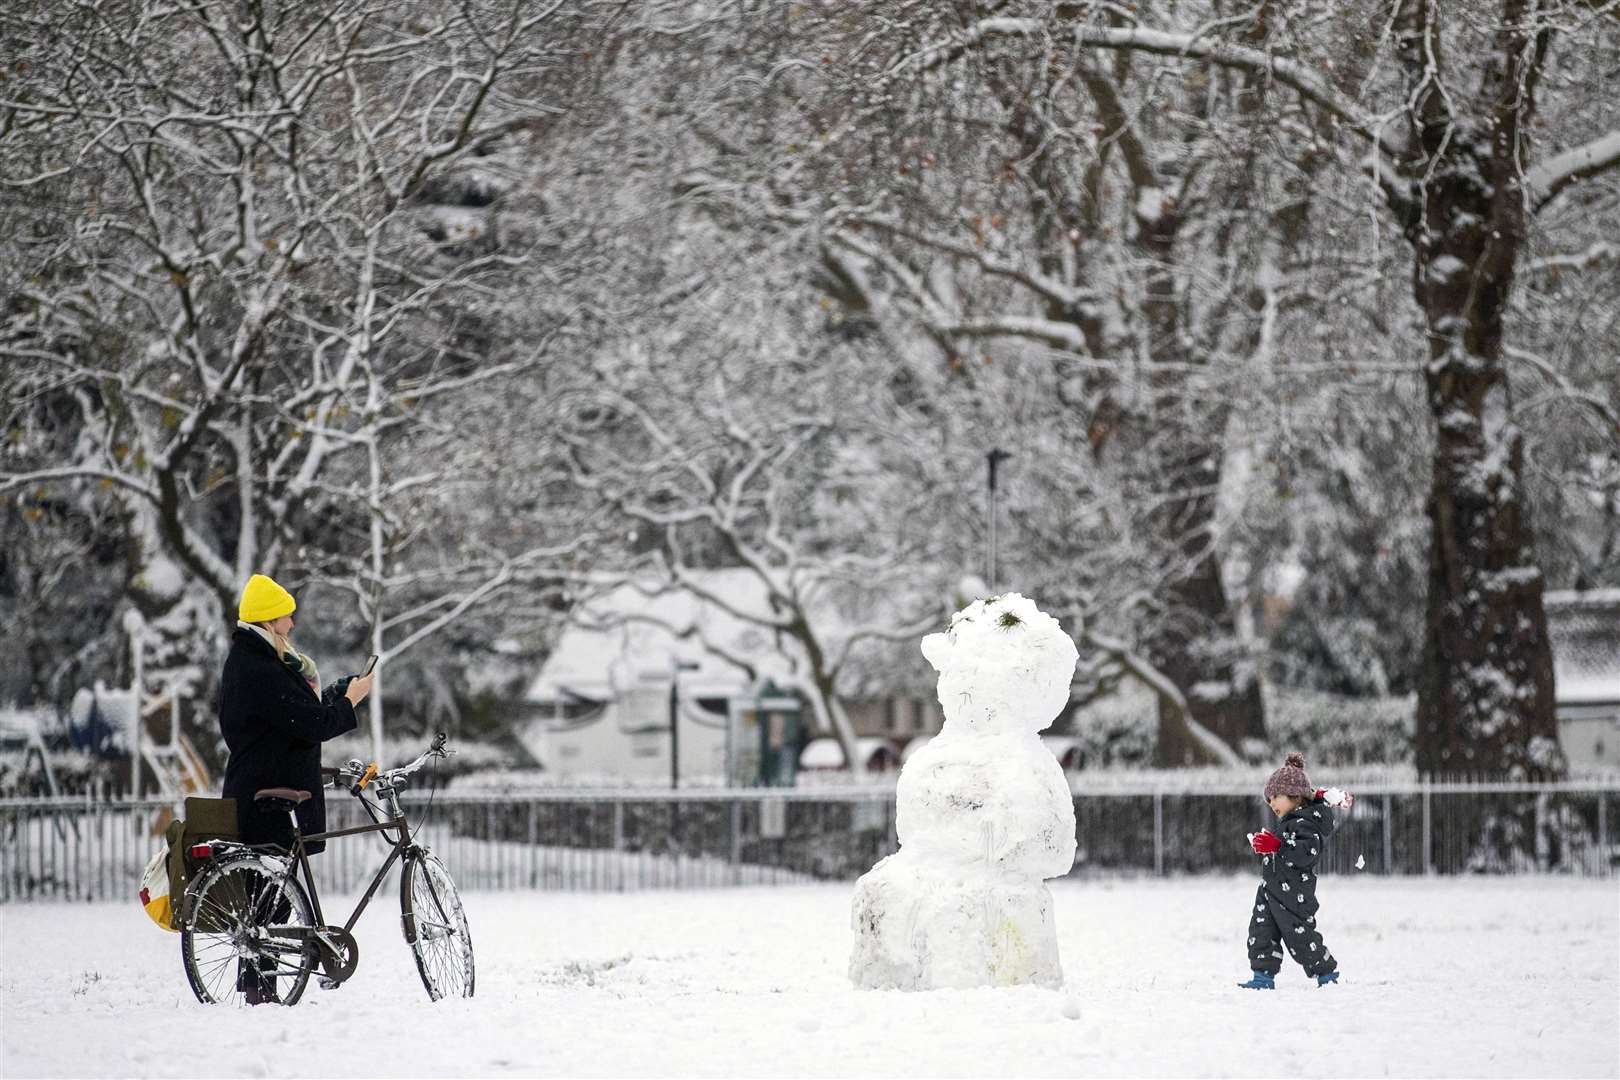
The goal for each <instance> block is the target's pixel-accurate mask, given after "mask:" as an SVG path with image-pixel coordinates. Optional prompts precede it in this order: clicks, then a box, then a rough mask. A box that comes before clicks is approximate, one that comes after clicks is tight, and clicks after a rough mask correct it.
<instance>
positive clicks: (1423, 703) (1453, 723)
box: [1415, 218, 1564, 778]
mask: <svg viewBox="0 0 1620 1080" xmlns="http://www.w3.org/2000/svg"><path fill="white" fill-rule="evenodd" d="M1440 220H1445V218H1441V219H1440ZM1448 239H1449V240H1451V241H1453V242H1451V243H1447V244H1445V245H1444V246H1443V247H1442V248H1441V253H1439V254H1436V255H1433V256H1431V257H1430V258H1423V257H1422V254H1421V251H1420V257H1419V259H1418V264H1417V293H1418V300H1419V302H1420V303H1421V304H1423V308H1424V314H1425V315H1426V316H1427V320H1428V326H1429V366H1428V372H1427V375H1428V377H1427V384H1428V394H1429V408H1430V410H1431V412H1432V413H1433V415H1434V418H1435V422H1436V424H1437V426H1438V429H1439V430H1438V437H1437V439H1436V442H1435V454H1434V472H1433V486H1432V488H1431V490H1430V492H1429V500H1428V515H1429V523H1430V527H1431V538H1430V547H1429V590H1428V602H1427V606H1426V609H1425V623H1424V644H1423V666H1422V671H1421V673H1420V675H1419V680H1418V707H1417V733H1416V746H1415V749H1416V757H1417V766H1418V769H1419V771H1420V772H1422V773H1424V774H1425V775H1443V774H1447V773H1458V772H1466V773H1489V774H1498V773H1499V774H1503V775H1508V776H1515V777H1519V776H1522V777H1535V778H1540V777H1548V776H1557V775H1560V774H1561V773H1562V772H1563V770H1564V760H1563V755H1562V753H1561V752H1560V750H1559V745H1558V724H1557V719H1556V716H1555V713H1554V708H1553V704H1554V703H1553V676H1552V650H1551V648H1550V645H1549V642H1548V637H1547V614H1546V611H1545V610H1544V608H1543V606H1542V591H1543V582H1542V576H1541V571H1540V569H1539V568H1538V566H1537V564H1536V557H1535V550H1534V537H1533V534H1532V533H1531V529H1530V521H1529V513H1528V508H1527V507H1526V505H1525V501H1524V476H1523V456H1524V447H1523V444H1524V438H1523V433H1522V432H1521V431H1520V430H1519V428H1518V427H1517V425H1515V424H1514V422H1513V419H1512V400H1511V397H1510V394H1509V387H1508V380H1507V373H1506V371H1505V370H1504V369H1503V367H1502V360H1501V307H1502V303H1503V300H1504V299H1505V297H1506V295H1507V291H1508V287H1509V285H1510V284H1511V276H1512V255H1513V254H1516V252H1514V253H1509V252H1505V251H1499V250H1491V249H1493V248H1499V247H1505V246H1506V245H1505V244H1504V243H1502V242H1501V241H1498V243H1496V244H1493V245H1477V244H1469V243H1467V242H1466V241H1467V238H1461V239H1462V242H1456V241H1457V240H1458V238H1456V237H1450V238H1448Z"/></svg>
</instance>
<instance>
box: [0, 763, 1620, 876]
mask: <svg viewBox="0 0 1620 1080" xmlns="http://www.w3.org/2000/svg"><path fill="white" fill-rule="evenodd" d="M1074 804H1075V818H1076V821H1077V823H1078V831H1079V849H1078V852H1077V853H1076V856H1075V868H1074V871H1073V872H1074V874H1076V875H1086V876H1101V875H1114V874H1183V873H1211V872H1213V873H1226V872H1231V873H1251V872H1253V871H1254V866H1253V856H1252V855H1251V854H1250V853H1249V850H1248V846H1247V844H1246V842H1245V840H1244V834H1245V833H1247V832H1251V831H1254V830H1255V829H1258V828H1261V827H1264V826H1266V825H1269V824H1272V823H1273V821H1272V818H1271V814H1270V812H1269V811H1267V810H1266V809H1265V807H1264V805H1263V804H1262V803H1261V801H1260V799H1259V797H1258V796H1257V795H1256V794H1255V793H1254V792H1253V791H1251V790H1248V789H1246V788H1245V789H1244V790H1242V791H1238V790H1228V791H1218V790H1217V791H1211V790H1199V791H1180V790H1170V789H1162V788H1159V789H1148V788H1142V789H1137V790H1127V789H1119V788H1112V789H1110V790H1107V791H1099V792H1077V793H1076V794H1075V803H1074ZM409 806H410V811H411V814H412V815H413V817H417V818H419V819H420V820H422V821H424V822H425V824H423V825H422V826H421V830H420V832H419V834H418V835H419V837H420V839H421V841H422V842H424V843H426V844H427V845H428V846H429V847H431V848H432V849H433V850H434V851H436V852H438V853H439V854H440V855H441V856H442V857H443V858H444V859H445V861H446V862H447V863H448V864H449V866H450V868H451V871H452V872H453V873H454V874H455V875H456V879H457V880H458V881H459V882H460V883H461V884H462V885H463V887H465V888H468V889H567V890H580V891H604V890H606V891H625V890H635V889H650V888H693V887H710V886H722V885H737V884H776V883H788V882H802V881H808V880H853V879H854V878H855V877H857V876H858V875H860V874H861V873H863V872H864V871H865V870H867V869H868V868H870V867H871V865H872V864H873V863H874V862H876V861H877V860H878V859H879V858H881V857H883V856H884V855H887V854H889V853H890V852H892V851H894V850H895V847H896V840H895V833H894V790H893V788H892V787H889V788H885V789H871V790H864V791H863V790H856V789H842V790H827V789H822V790H815V789H811V790H782V789H761V790H733V791H724V792H722V791H681V792H678V793H672V792H663V793H661V794H659V793H653V792H649V791H647V790H645V789H637V790H634V791H579V790H572V791H561V790H559V791H550V792H525V793H521V794H508V795H498V794H494V793H479V794H475V795H469V794H448V793H440V794H438V795H437V796H436V797H434V798H432V799H431V801H430V799H429V797H428V796H427V795H425V794H419V793H413V794H412V796H411V798H410V801H409ZM1617 811H1620V782H1617V781H1614V780H1608V781H1597V782H1569V783H1561V784H1529V783H1447V784H1440V783H1433V784H1398V785H1385V786H1381V787H1379V786H1374V787H1366V788H1362V789H1360V790H1358V791H1357V793H1356V804H1355V808H1354V810H1353V812H1352V813H1351V815H1350V817H1349V819H1348V820H1346V821H1345V822H1344V823H1343V824H1342V825H1341V826H1340V828H1339V831H1338V832H1337V834H1336V835H1335V836H1334V837H1333V839H1332V840H1330V841H1329V843H1328V847H1327V851H1326V853H1325V858H1326V861H1325V863H1324V865H1323V869H1324V871H1325V872H1328V873H1342V874H1353V873H1356V872H1358V866H1357V864H1358V862H1359V863H1360V869H1362V870H1364V871H1365V872H1367V873H1375V874H1467V873H1485V874H1511V873H1536V872H1542V873H1561V874H1570V875H1575V876H1583V877H1610V876H1615V875H1616V872H1617V867H1620V836H1617V832H1620V819H1617ZM171 813H172V810H171V807H170V806H169V804H167V803H163V802H160V801H156V800H129V799H124V800H113V801H105V800H103V801H89V800H75V799H8V800H0V902H4V901H12V900H27V899H65V900H99V899H131V898H133V897H134V895H135V892H136V890H137V888H138V884H137V881H138V878H139V875H140V871H141V868H142V867H143V866H144V865H145V863H146V860H147V859H148V858H149V857H150V856H151V854H152V853H153V852H154V851H156V850H157V848H158V847H159V845H160V843H161V841H160V839H159V837H160V835H161V833H162V831H163V828H164V826H165V825H167V823H168V821H169V820H170V814H171ZM363 821H364V816H363V813H362V811H361V809H360V807H359V806H358V805H357V804H355V803H354V802H353V801H352V800H349V799H346V798H338V797H332V798H330V799H329V801H328V826H329V827H330V828H334V829H336V828H341V827H344V826H348V825H354V824H360V823H363ZM384 853H385V849H384V847H383V843H382V841H381V840H380V839H379V838H377V837H374V836H364V835H362V836H356V837H345V838H341V839H339V840H335V841H333V842H332V843H330V844H329V845H328V846H327V850H326V852H325V853H324V854H322V855H320V856H318V857H317V858H316V860H315V866H316V875H317V878H318V880H319V882H320V885H321V887H322V889H323V890H325V891H330V892H333V893H345V892H352V891H354V890H356V889H357V888H358V887H360V886H363V885H364V883H365V882H366V880H367V879H368V878H369V877H370V875H371V873H372V872H373V871H374V869H375V867H376V866H377V865H378V864H379V863H380V862H381V859H382V857H383V855H384Z"/></svg>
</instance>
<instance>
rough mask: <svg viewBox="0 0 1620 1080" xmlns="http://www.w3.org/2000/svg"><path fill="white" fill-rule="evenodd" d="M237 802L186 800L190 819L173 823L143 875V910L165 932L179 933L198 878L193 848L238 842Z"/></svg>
mask: <svg viewBox="0 0 1620 1080" xmlns="http://www.w3.org/2000/svg"><path fill="white" fill-rule="evenodd" d="M238 835H239V834H238V833H237V831H236V800H235V799H205V798H201V797H198V796H195V795H193V796H190V797H188V798H187V799H186V816H185V817H184V818H177V819H175V820H174V821H171V822H169V827H168V828H167V829H165V830H164V831H163V847H162V848H160V849H159V850H158V851H157V852H156V853H155V854H153V856H152V858H151V860H150V861H149V862H147V864H146V869H145V870H144V871H142V873H141V906H142V907H144V908H145V909H146V913H147V915H149V916H151V918H152V921H153V922H155V923H157V924H158V925H159V926H161V927H163V929H165V930H169V931H173V932H179V930H180V924H179V914H180V900H181V898H182V897H183V896H185V894H186V886H187V885H189V884H190V883H191V879H192V878H193V877H194V876H195V875H196V872H197V863H196V860H194V859H193V858H192V857H191V846H192V845H193V844H196V843H200V842H202V841H204V840H235V839H237V838H238Z"/></svg>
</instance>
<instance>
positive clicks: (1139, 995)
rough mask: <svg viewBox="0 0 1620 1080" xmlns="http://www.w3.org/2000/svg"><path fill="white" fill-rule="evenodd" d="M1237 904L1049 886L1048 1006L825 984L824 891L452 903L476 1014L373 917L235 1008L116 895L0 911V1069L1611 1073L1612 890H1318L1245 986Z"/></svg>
mask: <svg viewBox="0 0 1620 1080" xmlns="http://www.w3.org/2000/svg"><path fill="white" fill-rule="evenodd" d="M1254 888H1255V882H1254V881H1253V880H1252V879H1248V878H1199V879H1182V880H1169V881H1159V880H1143V881H1118V882H1064V883H1062V884H1059V885H1058V886H1057V887H1056V888H1055V889H1054V893H1055V895H1056V899H1057V919H1058V930H1059V935H1060V938H1061V942H1062V950H1063V960H1064V967H1065V970H1066V972H1067V973H1068V979H1069V981H1068V987H1067V989H1066V990H1064V991H1049V990H1034V989H1017V990H977V991H961V992H955V991H937V992H932V993H918V994H903V993H899V992H874V991H856V990H854V989H852V988H851V987H850V985H849V983H848V981H847V980H846V978H845V964H846V963H847V960H848V956H849V947H850V932H849V928H848V912H849V901H850V896H851V892H852V889H851V886H850V885H813V886H790V887H779V888H741V889H729V890H712V891H693V892H642V893H626V894H601V893H597V894H587V893H545V892H536V893H477V894H471V895H469V896H468V897H467V906H468V914H469V918H470V920H471V924H472V930H473V939H474V942H475V945H476V949H477V961H478V996H477V997H476V998H475V999H473V1000H471V1001H455V1002H446V1003H441V1004H432V1003H430V1002H429V1001H428V1000H427V999H426V996H425V994H424V993H423V990H422V987H421V984H420V983H419V982H418V981H417V977H416V972H415V969H414V967H413V965H412V963H411V960H410V956H409V953H408V952H407V950H406V948H405V945H404V943H403V940H402V939H401V937H400V934H399V929H398V920H397V912H396V911H391V910H390V907H389V905H388V904H387V903H382V904H375V903H374V905H373V907H372V908H371V909H370V910H368V911H367V913H366V915H365V917H364V918H363V919H362V920H361V922H360V925H359V926H358V928H357V932H358V937H359V941H360V947H361V960H360V970H359V972H358V973H357V974H356V975H355V977H354V978H353V979H352V980H351V981H350V982H349V983H348V984H346V985H345V986H344V987H343V988H342V989H340V990H337V991H322V990H319V989H317V988H315V987H314V986H313V985H312V987H311V989H310V991H309V993H308V994H307V995H306V998H305V1002H304V1004H302V1005H300V1006H298V1007H297V1008H294V1009H278V1008H271V1007H264V1008H259V1009H236V1010H227V1009H222V1008H208V1007H204V1006H202V1005H199V1004H197V1003H196V1002H195V1000H194V999H192V997H191V995H190V992H189V991H188V990H187V988H186V984H185V977H184V975H183V974H182V973H181V970H180V957H179V938H178V936H177V935H169V934H165V933H162V932H161V931H159V930H157V929H156V928H154V927H153V926H152V925H151V924H150V923H149V922H147V921H146V917H145V916H144V915H143V914H142V913H141V911H140V909H139V908H138V907H137V906H136V905H135V904H134V902H133V901H132V902H131V903H129V904H124V905H109V904H95V905H75V906H65V905H53V904H37V905H11V906H6V907H0V1013H3V1023H0V1027H3V1035H0V1040H3V1041H0V1075H3V1076H4V1077H7V1078H15V1077H28V1076H336V1075H351V1074H352V1075H359V1076H370V1075H387V1076H408V1077H414V1076H432V1077H440V1076H444V1077H448V1076H667V1075H719V1076H729V1075H749V1076H784V1075H812V1076H917V1075H920V1076H985V1075H1007V1076H1060V1075H1078V1076H1087V1075H1090V1076H1162V1075H1179V1076H1255V1075H1261V1076H1275V1075H1288V1076H1305V1077H1319V1076H1384V1075H1390V1076H1548V1077H1552V1076H1616V1075H1620V1042H1617V1040H1620V1035H1617V1019H1616V1018H1617V1016H1620V975H1617V971H1616V966H1617V965H1616V961H1617V954H1620V885H1617V884H1616V883H1615V882H1595V881H1570V880H1554V879H1547V878H1540V879H1518V880H1512V879H1483V880H1482V879H1462V880H1458V879H1443V880H1427V881H1425V880H1415V879H1373V878H1355V879H1345V878H1335V879H1333V880H1330V881H1325V882H1324V883H1323V889H1322V900H1323V912H1322V925H1323V929H1324V932H1325V935H1326V937H1327V940H1328V943H1329V944H1330V945H1331V946H1332V948H1333V949H1334V951H1335V952H1336V953H1337V954H1338V956H1339V957H1340V960H1341V963H1342V965H1343V970H1344V976H1343V977H1344V983H1343V985H1341V986H1338V987H1332V988H1328V989H1325V990H1317V989H1316V988H1315V987H1314V986H1313V985H1310V984H1307V982H1306V980H1305V978H1304V976H1303V975H1302V974H1301V973H1300V972H1299V970H1298V968H1287V967H1285V968H1284V970H1283V974H1282V976H1281V978H1280V979H1279V980H1278V984H1279V985H1278V989H1277V991H1275V992H1273V993H1269V994H1268V993H1259V992H1254V991H1244V990H1239V989H1237V988H1236V987H1235V986H1234V985H1233V983H1235V982H1237V981H1238V979H1240V978H1242V977H1243V976H1244V974H1245V968H1246V965H1245V963H1244V934H1243V930H1244V926H1245V922H1246V918H1247V911H1248V905H1249V901H1250V898H1251V897H1252V895H1253V892H1254ZM380 899H382V900H384V901H387V900H389V899H390V896H388V895H385V896H383V897H381V898H380ZM327 907H328V913H329V914H331V913H332V912H333V911H335V910H339V909H340V906H339V905H338V904H335V903H331V902H329V903H328V905H327ZM341 910H344V911H346V910H347V907H346V906H343V907H342V908H341Z"/></svg>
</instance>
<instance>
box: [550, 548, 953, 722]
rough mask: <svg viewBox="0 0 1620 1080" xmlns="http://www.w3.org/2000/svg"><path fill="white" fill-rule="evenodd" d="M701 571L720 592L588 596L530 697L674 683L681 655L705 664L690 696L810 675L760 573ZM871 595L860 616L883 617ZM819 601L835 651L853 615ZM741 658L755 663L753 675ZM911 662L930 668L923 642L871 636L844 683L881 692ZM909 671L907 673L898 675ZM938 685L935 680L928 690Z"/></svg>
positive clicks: (690, 685) (658, 589)
mask: <svg viewBox="0 0 1620 1080" xmlns="http://www.w3.org/2000/svg"><path fill="white" fill-rule="evenodd" d="M693 577H694V578H695V579H696V582H697V585H698V588H699V589H700V590H701V591H703V592H706V593H708V594H710V595H711V596H713V597H715V598H716V599H705V598H704V597H702V596H700V595H698V594H697V593H696V592H692V591H689V590H686V589H678V588H666V587H662V583H661V582H659V581H657V580H654V579H644V580H642V581H638V582H635V583H627V584H623V585H619V586H617V587H615V588H613V589H611V590H609V591H608V592H606V593H604V594H603V595H601V596H599V597H596V598H593V599H591V600H589V601H586V602H584V603H582V604H581V605H580V607H579V608H578V609H577V610H576V611H575V614H574V618H573V620H572V621H571V622H570V624H569V626H568V627H567V629H565V630H564V631H563V633H562V635H561V636H560V638H559V639H558V641H557V645H556V648H555V649H553V650H552V652H551V655H550V656H548V657H547V658H546V661H545V663H544V664H543V665H542V666H541V668H540V672H539V674H538V676H537V677H536V678H535V680H534V682H533V683H531V684H530V686H529V689H528V692H527V693H526V694H525V695H524V698H525V700H526V701H528V702H530V703H533V704H540V705H548V704H553V703H556V702H557V701H559V700H561V701H563V702H567V701H570V700H575V701H577V700H579V699H582V698H583V699H586V700H590V701H607V700H611V699H613V698H615V697H617V696H619V695H620V694H622V693H624V692H625V691H627V690H630V689H632V688H635V687H638V686H639V687H646V686H649V685H659V684H662V685H665V686H667V685H668V683H669V679H670V676H671V673H672V672H673V671H674V669H675V664H676V662H677V661H679V662H681V663H682V664H683V665H684V664H695V665H697V666H696V667H695V668H694V669H691V670H683V671H682V673H681V677H680V680H681V687H682V690H683V692H684V693H686V694H687V695H689V696H692V697H725V696H730V695H733V694H739V693H744V692H746V691H749V690H751V689H753V688H755V687H756V686H757V684H758V683H759V682H762V681H764V680H766V679H773V680H775V681H777V682H778V683H782V684H784V685H786V684H789V683H791V682H794V681H796V680H797V679H799V678H802V677H803V675H804V674H805V673H806V671H807V670H808V666H809V665H808V661H807V659H806V657H805V655H804V652H803V649H802V647H801V646H800V645H799V643H798V642H797V641H795V640H794V639H793V638H792V637H790V636H789V635H788V634H787V633H785V632H782V631H779V630H775V629H773V628H772V627H771V625H770V624H771V623H772V622H773V621H779V617H773V612H772V611H771V607H770V599H769V595H768V590H767V589H766V585H765V582H763V581H762V580H761V579H760V577H759V575H757V574H755V573H754V572H753V571H752V570H749V569H747V568H743V567H736V568H730V569H723V570H705V571H699V572H697V573H695V574H693ZM867 600H868V603H869V609H868V610H866V611H864V612H862V613H861V614H862V616H863V617H864V618H877V617H878V616H875V615H874V614H873V613H872V611H871V610H870V606H879V607H881V606H882V604H883V599H882V598H877V599H876V600H874V599H873V598H872V597H870V596H868V597H867ZM717 601H718V602H717ZM812 607H813V610H812V611H811V614H810V618H811V620H812V624H813V625H814V626H815V628H816V630H817V632H818V633H819V634H820V635H821V642H822V645H823V647H824V648H827V649H828V651H829V652H836V650H837V645H838V644H839V643H840V642H841V641H842V639H843V638H844V637H846V636H847V635H848V634H849V632H850V630H851V628H852V626H853V625H854V624H853V622H852V621H851V619H850V618H849V617H847V616H846V615H845V614H844V613H843V612H841V611H840V610H839V608H838V606H837V605H836V604H835V603H834V602H833V601H832V600H831V599H830V598H827V597H824V596H823V597H818V598H817V600H816V601H815V602H814V603H813V605H812ZM896 649H900V650H901V651H903V652H905V653H908V654H910V655H912V656H914V658H915V659H914V662H913V663H912V664H911V665H910V666H909V667H908V666H906V665H905V664H903V663H901V662H900V658H896V657H895V656H894V652H895V650H896ZM743 665H746V666H747V668H751V669H752V670H753V675H754V677H753V678H751V677H750V674H749V671H748V670H746V669H745V667H744V666H743ZM911 668H915V669H916V671H917V672H925V671H926V670H927V665H926V664H925V663H924V662H923V660H922V654H921V653H920V652H919V651H918V649H917V647H916V644H915V643H912V642H903V643H886V642H868V643H866V644H865V645H863V646H860V647H857V649H856V650H855V655H854V656H853V657H852V658H851V662H850V664H849V665H848V667H847V669H846V670H845V671H844V672H843V673H842V678H841V679H840V683H839V690H840V692H841V693H844V694H846V695H850V696H852V697H856V698H859V697H861V696H875V694H876V692H878V691H880V689H881V686H880V684H881V683H882V681H883V677H884V674H885V673H887V677H888V679H889V681H891V682H893V681H896V680H897V679H899V680H900V681H905V679H909V678H910V677H911V676H912V675H913V674H914V672H912V671H911ZM902 670H903V672H904V678H901V677H900V676H897V675H896V674H895V672H896V671H902ZM932 685H933V683H932V680H931V679H929V680H927V686H926V688H927V689H928V690H931V689H932ZM907 688H908V689H914V688H911V687H909V684H908V686H907ZM917 692H921V691H920V690H918V691H917Z"/></svg>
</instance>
